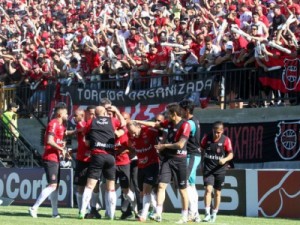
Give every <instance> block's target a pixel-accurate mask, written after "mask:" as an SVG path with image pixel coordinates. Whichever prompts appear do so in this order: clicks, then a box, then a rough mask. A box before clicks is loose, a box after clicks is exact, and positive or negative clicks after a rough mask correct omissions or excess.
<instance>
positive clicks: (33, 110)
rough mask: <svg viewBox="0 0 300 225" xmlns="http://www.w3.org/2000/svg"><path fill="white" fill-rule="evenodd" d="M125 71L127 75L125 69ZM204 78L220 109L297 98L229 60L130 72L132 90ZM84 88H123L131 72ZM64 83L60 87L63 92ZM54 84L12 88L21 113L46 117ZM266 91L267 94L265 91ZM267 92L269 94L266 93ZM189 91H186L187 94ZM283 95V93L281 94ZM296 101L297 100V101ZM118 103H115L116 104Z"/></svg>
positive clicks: (92, 80)
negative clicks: (181, 70) (185, 69)
mask: <svg viewBox="0 0 300 225" xmlns="http://www.w3.org/2000/svg"><path fill="white" fill-rule="evenodd" d="M126 74H130V71H128V72H127V73H126ZM203 77H213V83H212V86H211V90H209V91H207V90H205V92H204V93H200V95H201V96H202V97H203V96H205V97H208V98H209V99H210V102H211V103H216V104H218V105H220V108H221V109H226V108H228V107H229V108H241V107H264V106H265V104H266V102H267V104H272V103H274V102H275V103H276V102H280V101H286V102H287V103H288V102H293V101H296V100H298V101H299V94H297V95H298V97H297V95H296V96H295V95H290V94H284V95H281V96H280V93H279V91H277V90H271V91H270V90H268V91H266V89H268V88H265V87H263V86H262V85H261V84H260V82H259V70H258V69H257V68H235V67H232V65H231V64H230V63H225V64H223V65H222V66H216V67H213V68H211V69H210V71H207V70H203V69H201V68H199V67H194V69H193V70H192V72H189V73H186V74H156V75H153V74H152V75H144V76H143V75H141V74H134V73H133V82H132V85H131V89H130V90H131V91H138V90H148V89H153V88H157V87H163V88H165V87H168V86H170V85H172V84H180V83H182V82H189V81H197V80H198V79H202V78H203ZM85 78H86V84H85V86H84V88H87V89H97V90H125V89H126V87H127V85H128V81H129V79H130V75H127V76H124V75H123V76H119V75H118V76H112V75H111V74H100V75H91V76H86V77H85ZM64 87H66V86H64V85H61V87H60V90H61V91H63V89H64ZM70 87H73V88H75V89H76V88H78V87H83V84H82V83H77V82H75V81H73V82H72V83H71V84H70ZM57 90H59V89H58V88H57V84H56V83H50V84H49V85H48V87H47V88H46V89H45V90H40V91H38V90H37V91H34V90H31V89H30V85H22V86H19V87H18V88H17V89H16V91H15V98H17V99H18V102H20V103H23V106H21V108H20V110H19V114H20V116H22V115H23V114H28V112H30V114H31V115H36V116H37V117H43V116H48V115H49V112H50V108H51V102H52V100H53V99H55V98H56V97H57V94H58V93H57ZM265 92H266V93H265ZM268 92H270V93H268ZM187 94H188V93H187ZM281 94H282V93H281ZM298 104H299V102H298ZM117 106H118V105H117Z"/></svg>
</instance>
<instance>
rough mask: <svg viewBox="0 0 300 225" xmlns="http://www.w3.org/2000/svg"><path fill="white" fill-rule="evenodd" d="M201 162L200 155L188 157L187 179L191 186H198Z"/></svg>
mask: <svg viewBox="0 0 300 225" xmlns="http://www.w3.org/2000/svg"><path fill="white" fill-rule="evenodd" d="M200 162H201V156H200V155H187V177H188V183H189V184H190V185H195V184H196V176H197V170H198V168H199V165H200Z"/></svg>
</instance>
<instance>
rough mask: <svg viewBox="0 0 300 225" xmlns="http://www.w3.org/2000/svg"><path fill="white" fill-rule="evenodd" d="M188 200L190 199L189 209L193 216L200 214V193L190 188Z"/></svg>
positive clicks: (194, 188)
mask: <svg viewBox="0 0 300 225" xmlns="http://www.w3.org/2000/svg"><path fill="white" fill-rule="evenodd" d="M187 193H188V199H189V208H190V210H191V212H192V214H195V213H197V212H198V198H199V197H198V192H197V190H196V187H195V186H194V185H193V186H188V190H187Z"/></svg>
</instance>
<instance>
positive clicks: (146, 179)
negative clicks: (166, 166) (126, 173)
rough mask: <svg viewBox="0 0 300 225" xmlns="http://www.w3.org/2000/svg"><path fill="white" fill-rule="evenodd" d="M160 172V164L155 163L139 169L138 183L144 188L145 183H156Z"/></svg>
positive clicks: (141, 188)
mask: <svg viewBox="0 0 300 225" xmlns="http://www.w3.org/2000/svg"><path fill="white" fill-rule="evenodd" d="M158 174H159V164H158V163H153V164H151V165H149V166H147V167H145V168H139V169H138V185H139V189H140V190H141V191H142V190H143V184H144V183H145V184H149V185H152V186H154V185H156V183H157V178H158Z"/></svg>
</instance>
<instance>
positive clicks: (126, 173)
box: [116, 164, 130, 189]
mask: <svg viewBox="0 0 300 225" xmlns="http://www.w3.org/2000/svg"><path fill="white" fill-rule="evenodd" d="M118 179H119V183H120V186H121V188H122V189H126V188H129V185H130V164H128V165H121V166H116V181H117V180H118Z"/></svg>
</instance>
